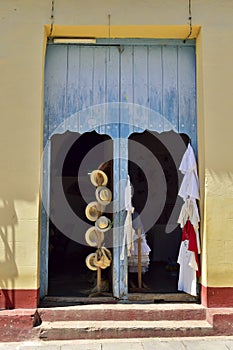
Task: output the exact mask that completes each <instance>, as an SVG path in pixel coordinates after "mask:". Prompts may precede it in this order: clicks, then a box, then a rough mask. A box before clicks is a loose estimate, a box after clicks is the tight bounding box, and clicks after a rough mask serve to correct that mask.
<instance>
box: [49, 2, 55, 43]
mask: <svg viewBox="0 0 233 350" xmlns="http://www.w3.org/2000/svg"><path fill="white" fill-rule="evenodd" d="M54 2H55V1H54V0H52V2H51V16H50V20H51V22H50V31H49V38H51V37H52V33H53V25H54Z"/></svg>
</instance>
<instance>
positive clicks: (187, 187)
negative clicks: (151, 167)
mask: <svg viewBox="0 0 233 350" xmlns="http://www.w3.org/2000/svg"><path fill="white" fill-rule="evenodd" d="M179 170H180V171H181V172H182V174H184V178H183V180H182V183H181V186H180V190H179V193H178V195H179V196H180V197H182V198H183V200H184V201H185V200H186V199H187V198H188V197H190V198H196V199H199V198H200V197H199V181H198V175H197V163H196V159H195V155H194V152H193V148H192V146H191V145H190V143H189V145H188V147H187V149H186V151H185V153H184V155H183V158H182V161H181V163H180V167H179Z"/></svg>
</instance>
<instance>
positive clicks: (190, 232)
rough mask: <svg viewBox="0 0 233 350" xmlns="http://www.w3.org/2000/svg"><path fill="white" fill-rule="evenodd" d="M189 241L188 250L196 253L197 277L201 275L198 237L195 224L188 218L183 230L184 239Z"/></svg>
mask: <svg viewBox="0 0 233 350" xmlns="http://www.w3.org/2000/svg"><path fill="white" fill-rule="evenodd" d="M185 240H187V241H189V245H188V250H190V251H191V252H194V253H195V258H196V262H197V266H198V271H197V277H200V275H201V269H200V264H199V258H198V248H197V237H196V232H195V230H194V227H193V225H192V224H191V222H190V221H189V220H188V221H187V222H186V224H185V225H184V227H183V231H182V241H185Z"/></svg>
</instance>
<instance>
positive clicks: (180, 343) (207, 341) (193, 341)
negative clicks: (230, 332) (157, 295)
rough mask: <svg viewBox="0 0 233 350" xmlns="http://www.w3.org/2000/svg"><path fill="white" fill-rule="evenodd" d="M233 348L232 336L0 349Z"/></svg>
mask: <svg viewBox="0 0 233 350" xmlns="http://www.w3.org/2000/svg"><path fill="white" fill-rule="evenodd" d="M3 349H4V350H41V349H45V350H233V336H218V337H200V338H199V337H198V338H197V337H195V338H143V339H131V338H129V339H99V340H68V341H49V342H46V341H30V342H29V341H28V342H20V343H1V342H0V350H3Z"/></svg>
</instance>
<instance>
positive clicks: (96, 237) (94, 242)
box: [85, 226, 104, 247]
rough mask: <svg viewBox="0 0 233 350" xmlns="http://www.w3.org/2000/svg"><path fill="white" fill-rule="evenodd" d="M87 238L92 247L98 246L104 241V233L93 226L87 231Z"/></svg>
mask: <svg viewBox="0 0 233 350" xmlns="http://www.w3.org/2000/svg"><path fill="white" fill-rule="evenodd" d="M85 239H86V242H87V244H89V245H90V246H91V247H97V246H98V245H100V244H101V243H102V242H103V240H104V233H103V232H102V231H99V230H98V229H97V228H96V227H95V226H93V227H90V228H89V229H88V230H87V231H86V233H85Z"/></svg>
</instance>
